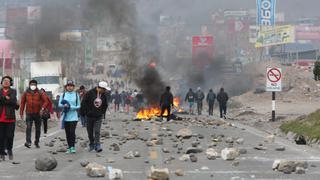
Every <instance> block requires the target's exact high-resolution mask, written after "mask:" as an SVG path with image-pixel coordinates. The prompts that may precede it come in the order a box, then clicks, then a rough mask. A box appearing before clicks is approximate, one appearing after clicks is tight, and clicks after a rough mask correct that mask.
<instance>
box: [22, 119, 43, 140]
mask: <svg viewBox="0 0 320 180" xmlns="http://www.w3.org/2000/svg"><path fill="white" fill-rule="evenodd" d="M33 121H34V123H35V126H36V137H35V141H34V143H35V144H39V139H40V135H41V119H40V115H39V114H27V118H26V123H27V131H26V141H27V143H29V144H31V142H32V141H31V132H32V124H33Z"/></svg>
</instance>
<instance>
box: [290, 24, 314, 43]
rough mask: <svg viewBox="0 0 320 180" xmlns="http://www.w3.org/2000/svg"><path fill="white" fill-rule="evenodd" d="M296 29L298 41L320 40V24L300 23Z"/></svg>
mask: <svg viewBox="0 0 320 180" xmlns="http://www.w3.org/2000/svg"><path fill="white" fill-rule="evenodd" d="M295 29H296V40H298V41H320V26H308V25H300V26H296V27H295Z"/></svg>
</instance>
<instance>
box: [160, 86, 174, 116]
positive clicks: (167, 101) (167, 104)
mask: <svg viewBox="0 0 320 180" xmlns="http://www.w3.org/2000/svg"><path fill="white" fill-rule="evenodd" d="M172 106H173V95H172V93H171V92H170V87H169V86H167V87H166V91H165V92H164V93H163V94H162V95H161V99H160V107H161V117H162V118H163V114H164V112H166V111H167V113H168V114H167V121H169V120H170V116H171V107H172Z"/></svg>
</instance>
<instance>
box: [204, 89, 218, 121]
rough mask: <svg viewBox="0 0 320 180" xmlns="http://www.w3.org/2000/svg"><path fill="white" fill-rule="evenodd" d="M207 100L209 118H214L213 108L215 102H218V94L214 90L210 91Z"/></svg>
mask: <svg viewBox="0 0 320 180" xmlns="http://www.w3.org/2000/svg"><path fill="white" fill-rule="evenodd" d="M206 100H207V103H208V105H209V116H213V106H214V101H215V100H216V94H215V93H214V92H213V90H212V89H210V90H209V92H208V94H207V99H206Z"/></svg>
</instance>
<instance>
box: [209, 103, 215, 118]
mask: <svg viewBox="0 0 320 180" xmlns="http://www.w3.org/2000/svg"><path fill="white" fill-rule="evenodd" d="M213 105H214V102H210V101H209V116H213Z"/></svg>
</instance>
